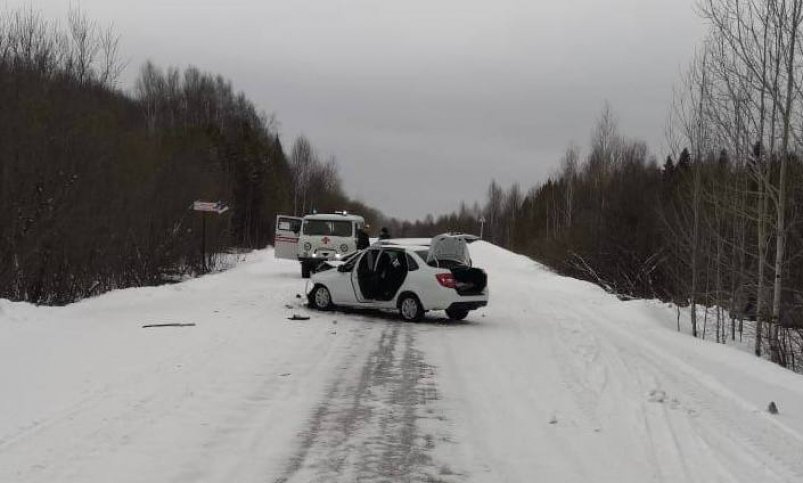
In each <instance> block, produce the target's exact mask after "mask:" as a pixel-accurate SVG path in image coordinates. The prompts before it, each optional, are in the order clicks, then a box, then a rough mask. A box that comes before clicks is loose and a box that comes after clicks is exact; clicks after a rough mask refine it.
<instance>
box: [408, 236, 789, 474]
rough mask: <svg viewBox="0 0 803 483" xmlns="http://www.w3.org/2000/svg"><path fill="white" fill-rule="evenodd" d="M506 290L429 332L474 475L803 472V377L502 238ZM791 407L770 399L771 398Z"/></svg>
mask: <svg viewBox="0 0 803 483" xmlns="http://www.w3.org/2000/svg"><path fill="white" fill-rule="evenodd" d="M472 256H473V257H474V260H475V263H476V264H477V265H479V266H482V267H485V268H487V269H488V272H489V277H490V286H491V287H492V290H493V291H492V294H491V297H492V303H491V305H490V306H489V307H488V308H487V310H485V311H483V312H482V313H481V314H477V315H473V316H471V317H470V318H469V320H468V322H467V323H465V324H462V325H456V326H443V327H441V326H433V327H429V328H427V329H425V330H427V331H428V332H429V333H428V334H426V335H424V334H422V335H421V336H419V340H420V341H421V342H422V344H421V349H422V350H423V351H424V353H425V354H426V356H427V360H428V362H429V363H430V364H432V365H433V366H434V367H435V368H436V371H437V373H438V384H439V391H440V394H441V395H442V396H443V400H442V407H443V408H444V409H443V410H444V417H445V418H447V419H448V420H449V421H452V423H453V426H452V427H453V430H454V435H453V437H454V439H455V440H456V441H458V442H459V444H455V445H446V446H442V447H441V449H442V450H443V451H446V452H448V453H449V454H446V455H442V457H443V458H448V459H449V460H451V461H453V462H454V463H455V466H456V467H462V468H465V469H466V476H467V477H468V478H467V479H468V480H471V481H532V480H533V477H535V476H537V477H538V478H537V479H538V480H539V481H564V482H565V481H578V482H580V481H633V482H643V481H699V482H710V481H745V482H754V481H763V482H768V481H800V480H801V479H803V460H801V458H800V455H801V454H803V417H802V416H801V410H802V409H803V378H801V377H800V376H798V375H796V374H793V373H791V372H789V371H786V370H784V369H782V368H780V367H777V366H774V365H773V364H771V363H768V362H766V361H762V360H758V359H756V358H755V357H753V356H751V355H748V354H745V353H742V352H740V351H737V350H733V349H732V348H728V347H723V346H719V345H716V344H712V343H710V342H705V341H701V340H696V339H693V338H691V337H689V336H687V335H684V334H679V333H676V332H674V331H671V330H668V329H667V328H666V326H667V325H668V324H667V322H669V321H670V320H673V318H674V311H672V310H671V309H670V308H669V307H667V306H664V305H663V304H660V303H657V302H654V301H633V302H622V301H620V300H618V299H617V298H616V297H614V296H611V295H609V294H606V293H605V292H604V291H603V290H601V289H600V288H598V287H596V286H594V285H592V284H589V283H585V282H581V281H578V280H574V279H569V278H565V277H561V276H558V275H556V274H554V273H552V272H550V271H549V270H548V269H546V268H545V267H543V266H542V265H540V264H537V263H535V262H533V261H532V260H530V259H528V258H525V257H521V256H517V255H514V254H512V253H510V252H507V251H505V250H502V249H500V248H497V247H495V246H492V245H489V244H485V243H476V244H474V245H472ZM771 400H772V401H775V402H776V403H777V404H778V405H779V407H780V408H781V414H779V415H777V416H772V415H770V414H768V413H767V412H766V407H767V405H768V403H769V402H770V401H771Z"/></svg>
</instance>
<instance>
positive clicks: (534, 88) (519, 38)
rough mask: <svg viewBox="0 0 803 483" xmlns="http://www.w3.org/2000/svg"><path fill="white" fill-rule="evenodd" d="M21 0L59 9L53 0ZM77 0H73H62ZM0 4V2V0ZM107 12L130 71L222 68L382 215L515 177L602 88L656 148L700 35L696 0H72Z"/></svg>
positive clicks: (435, 206) (590, 114)
mask: <svg viewBox="0 0 803 483" xmlns="http://www.w3.org/2000/svg"><path fill="white" fill-rule="evenodd" d="M31 3H32V4H33V5H34V6H35V7H36V8H38V9H41V10H42V11H43V12H44V13H45V14H47V15H48V16H52V17H57V18H64V17H65V15H66V10H67V8H68V5H69V2H68V1H65V0H36V1H33V2H22V1H15V0H6V4H7V5H8V6H9V7H15V6H18V5H20V4H26V5H27V4H31ZM73 3H75V2H73ZM0 4H1V3H0ZM79 5H80V6H81V8H82V9H83V10H84V11H85V12H86V13H87V14H88V15H89V16H90V17H91V18H93V19H95V20H98V21H99V22H101V23H112V22H113V23H114V24H115V26H116V27H117V30H118V31H119V33H120V34H121V36H122V49H123V54H124V56H125V58H126V59H127V60H128V61H129V62H130V65H129V67H128V70H127V71H126V73H125V75H124V79H123V85H124V86H130V85H131V84H132V80H133V78H134V77H135V76H136V74H137V70H138V68H139V66H140V65H141V64H142V63H143V62H144V61H145V60H147V59H151V60H153V61H154V62H155V63H157V64H159V65H161V66H163V67H164V66H167V65H176V66H180V67H186V66H187V65H190V64H192V65H196V66H198V67H200V68H202V69H203V70H209V71H213V72H216V73H221V74H223V75H224V76H226V77H228V78H230V79H231V80H232V81H233V83H234V85H235V87H236V88H237V89H239V90H243V91H245V92H246V94H247V95H248V96H249V97H250V98H251V99H252V100H253V101H254V102H255V103H256V104H257V105H258V106H259V107H260V108H261V109H263V110H265V111H266V112H268V113H274V114H276V116H277V118H278V120H279V122H280V132H281V135H282V141H283V142H284V144H285V146H286V149H287V150H288V151H289V148H290V147H291V145H292V141H293V139H294V138H295V137H296V136H297V135H298V134H300V133H304V134H305V135H306V136H307V137H309V139H310V140H311V141H312V143H313V144H314V146H315V147H316V148H317V150H318V151H319V153H320V154H321V155H322V156H323V157H328V156H329V155H334V156H336V157H337V159H338V161H339V163H340V167H341V173H342V176H343V179H344V181H345V187H346V189H347V190H348V192H349V193H350V194H351V195H353V196H355V197H357V198H360V199H362V200H363V201H366V202H367V203H369V204H371V205H373V206H376V207H377V208H379V209H381V210H382V211H384V212H385V213H386V214H388V215H392V216H397V217H403V218H415V217H423V216H424V215H426V214H427V213H433V214H440V213H444V212H447V211H451V210H453V209H455V208H457V206H458V203H459V201H460V200H466V201H468V202H469V203H471V202H473V201H475V200H479V201H482V200H483V199H484V195H485V191H486V188H487V185H488V183H489V182H490V181H491V179H492V178H496V180H497V181H499V182H500V183H502V184H503V185H509V184H511V183H513V182H516V181H518V182H520V183H521V184H522V187H524V188H529V187H530V186H531V185H533V184H535V183H537V182H539V181H543V180H544V179H545V178H546V177H547V176H548V175H549V174H550V173H552V172H553V170H554V169H555V166H556V165H557V163H558V160H559V158H560V156H561V153H562V152H563V151H564V150H565V148H566V146H567V145H568V144H569V142H572V141H574V142H576V143H577V144H579V145H580V146H581V147H585V146H586V144H587V141H588V139H589V137H590V132H591V129H592V127H593V124H594V122H595V119H596V118H597V116H598V115H599V112H600V111H601V109H602V107H603V105H604V103H605V102H606V101H608V102H609V103H610V105H611V106H612V107H613V110H614V112H615V114H616V117H617V119H618V120H619V124H620V127H621V129H622V131H623V132H624V133H625V134H626V135H628V136H630V137H635V138H639V139H643V140H645V141H647V142H648V144H649V145H650V148H651V150H652V152H653V153H655V154H656V155H658V156H663V154H664V147H663V144H664V131H665V124H666V115H667V112H668V107H669V104H670V101H671V96H672V86H673V84H674V83H675V82H676V80H677V79H678V77H679V73H680V71H681V69H682V68H683V67H684V66H685V65H686V64H687V62H688V61H689V59H690V57H691V55H692V54H693V51H694V48H695V46H696V45H697V44H698V41H699V39H700V38H701V36H702V30H703V26H702V22H701V20H700V19H699V18H697V17H696V15H695V13H694V7H693V5H694V0H527V1H522V0H495V1H487V0H486V1H478V0H404V1H391V0H216V1H213V0H83V1H81V2H80V3H79Z"/></svg>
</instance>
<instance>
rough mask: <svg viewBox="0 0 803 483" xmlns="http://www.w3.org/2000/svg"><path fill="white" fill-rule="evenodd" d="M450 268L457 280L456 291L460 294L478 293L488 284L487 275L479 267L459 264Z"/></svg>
mask: <svg viewBox="0 0 803 483" xmlns="http://www.w3.org/2000/svg"><path fill="white" fill-rule="evenodd" d="M451 270H452V275H454V278H455V280H457V293H459V294H460V295H480V294H481V293H482V291H483V290H485V286H486V285H488V275H486V273H485V270H483V269H481V268H474V267H467V266H465V265H460V266H456V267H452V268H451Z"/></svg>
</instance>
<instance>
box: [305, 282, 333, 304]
mask: <svg viewBox="0 0 803 483" xmlns="http://www.w3.org/2000/svg"><path fill="white" fill-rule="evenodd" d="M309 301H310V303H311V304H312V307H313V308H315V309H317V310H329V309H331V308H332V294H331V293H330V292H329V289H328V288H326V287H324V286H323V285H318V286H317V287H315V288H314V289H312V293H311V294H310V295H309Z"/></svg>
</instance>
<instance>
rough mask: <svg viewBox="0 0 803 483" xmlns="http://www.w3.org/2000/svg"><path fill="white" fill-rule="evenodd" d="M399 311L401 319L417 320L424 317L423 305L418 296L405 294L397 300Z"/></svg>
mask: <svg viewBox="0 0 803 483" xmlns="http://www.w3.org/2000/svg"><path fill="white" fill-rule="evenodd" d="M399 313H400V314H401V317H402V319H404V320H406V321H408V322H418V321H419V320H421V319H423V318H424V307H422V306H421V302H419V301H418V297H416V296H415V295H412V294H407V295H404V296H403V297H402V299H401V300H400V301H399Z"/></svg>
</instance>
